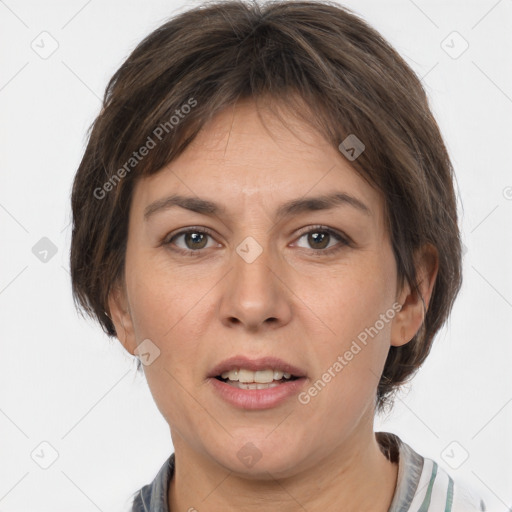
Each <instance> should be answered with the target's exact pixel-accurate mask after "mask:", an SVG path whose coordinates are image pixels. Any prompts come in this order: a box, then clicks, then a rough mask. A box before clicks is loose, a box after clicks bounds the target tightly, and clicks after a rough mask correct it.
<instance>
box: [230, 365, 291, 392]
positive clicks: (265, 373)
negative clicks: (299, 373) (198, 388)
mask: <svg viewBox="0 0 512 512" xmlns="http://www.w3.org/2000/svg"><path fill="white" fill-rule="evenodd" d="M291 376H292V375H291V373H287V372H282V371H281V370H273V369H271V368H269V369H266V370H258V371H256V372H253V371H251V370H246V369H245V368H240V369H237V370H231V371H229V372H223V373H222V374H221V377H222V378H223V379H228V380H230V381H239V382H241V383H244V384H247V383H256V384H270V383H271V382H272V381H274V380H281V379H282V378H283V377H284V378H285V379H289V378H290V377H291ZM245 389H263V388H245Z"/></svg>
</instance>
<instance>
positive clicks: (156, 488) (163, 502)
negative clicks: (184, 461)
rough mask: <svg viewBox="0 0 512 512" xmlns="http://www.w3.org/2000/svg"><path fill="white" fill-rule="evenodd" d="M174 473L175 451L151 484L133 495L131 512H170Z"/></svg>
mask: <svg viewBox="0 0 512 512" xmlns="http://www.w3.org/2000/svg"><path fill="white" fill-rule="evenodd" d="M173 474H174V453H173V454H171V456H170V457H169V458H168V459H167V460H166V461H165V462H164V464H163V465H162V467H161V468H160V470H159V471H158V473H157V474H156V476H155V478H154V479H153V481H152V482H151V483H150V484H147V485H145V486H144V487H142V488H141V489H139V490H138V491H137V492H136V493H135V494H134V496H133V504H132V509H131V512H168V510H169V504H168V500H167V496H168V490H169V482H170V481H171V478H172V475H173Z"/></svg>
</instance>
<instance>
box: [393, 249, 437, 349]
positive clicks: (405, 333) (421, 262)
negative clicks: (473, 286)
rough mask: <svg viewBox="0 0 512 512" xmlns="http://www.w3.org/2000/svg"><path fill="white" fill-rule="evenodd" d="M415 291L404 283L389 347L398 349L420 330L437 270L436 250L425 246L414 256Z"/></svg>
mask: <svg viewBox="0 0 512 512" xmlns="http://www.w3.org/2000/svg"><path fill="white" fill-rule="evenodd" d="M415 260H416V272H417V281H418V287H417V289H415V290H413V289H411V286H410V285H409V283H406V284H405V285H404V287H403V289H402V291H401V293H400V297H399V298H398V299H397V300H398V301H399V302H400V304H401V305H402V308H401V309H400V311H399V312H398V313H397V315H396V316H395V318H394V319H393V325H392V327H391V345H392V346H394V347H400V346H402V345H405V344H406V343H408V342H409V341H411V340H412V339H413V338H414V336H415V335H416V333H417V332H418V331H419V330H420V328H421V326H422V324H423V323H424V321H425V316H426V313H427V310H428V305H429V303H430V298H431V296H432V291H433V289H434V284H435V281H436V277H437V272H438V269H439V257H438V253H437V249H436V248H435V247H434V246H433V245H431V244H427V245H425V246H424V247H423V248H422V250H421V251H419V252H418V253H417V255H416V258H415Z"/></svg>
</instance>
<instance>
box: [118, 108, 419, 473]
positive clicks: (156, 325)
mask: <svg viewBox="0 0 512 512" xmlns="http://www.w3.org/2000/svg"><path fill="white" fill-rule="evenodd" d="M262 114H263V115H264V118H265V126H266V127H267V128H265V126H264V125H263V124H262V123H261V120H260V119H259V117H258V114H257V110H256V107H255V104H254V103H253V102H252V101H244V102H239V103H238V104H237V106H236V108H235V109H233V108H229V109H227V110H225V111H224V112H223V113H222V114H220V115H218V116H217V117H216V118H215V119H214V120H213V121H212V122H211V123H210V124H209V125H207V126H206V127H205V128H204V130H203V131H202V132H201V133H200V134H199V135H198V137H197V138H196V139H195V140H194V141H193V143H192V144H191V145H190V146H189V147H188V148H187V150H186V151H185V152H184V153H183V154H182V155H181V156H180V157H179V158H177V159H176V160H175V161H173V162H172V163H171V164H170V165H168V166H167V167H165V168H164V169H162V170H161V171H160V172H158V173H157V174H155V175H153V176H151V177H149V178H146V179H143V180H142V181H139V182H138V183H137V185H136V187H135V190H134V196H133V200H132V204H131V210H130V222H129V233H128V243H127V251H126V273H125V287H124V289H123V292H122V294H121V301H120V302H118V303H116V304H121V311H122V309H124V310H125V312H124V313H121V315H122V317H121V322H122V327H121V323H120V321H117V323H116V327H117V332H118V335H119V338H120V339H121V340H122V341H123V343H124V345H125V346H126V347H127V348H128V349H129V350H130V351H131V352H132V353H134V352H135V353H138V352H139V355H140V356H141V359H142V361H143V363H144V366H143V368H144V371H145V374H146V378H147V381H148V384H149V387H150V389H151V392H152V394H153V397H154V399H155V401H156V404H157V406H158V408H159V410H160V411H161V413H162V414H163V416H164V417H165V419H166V420H167V422H168V423H169V425H170V428H171V434H172V439H173V444H174V446H175V449H176V450H178V449H180V450H188V451H189V452H190V453H194V454H195V456H198V457H203V458H204V460H209V461H210V462H211V461H215V462H216V463H218V464H220V465H221V466H223V467H224V468H227V469H229V470H231V471H233V472H237V473H239V474H246V475H252V476H255V475H258V474H263V473H265V472H267V471H268V472H270V473H271V474H273V475H274V476H277V475H279V476H283V477H284V476H286V475H291V474H293V473H294V472H297V471H300V470H301V469H307V468H309V467H312V466H314V465H315V463H318V462H319V461H321V460H326V459H327V458H328V457H329V456H331V454H334V453H345V454H349V453H351V451H352V452H353V451H354V450H357V447H358V446H360V443H363V442H365V443H367V442H368V439H369V437H368V436H370V435H371V433H372V431H373V415H374V405H375V395H376V388H377V384H378V381H379V376H380V375H381V373H382V369H383V366H384V362H385V359H386V355H387V353H388V349H389V346H390V343H391V342H392V338H393V337H394V336H395V335H394V330H395V327H393V324H394V323H395V322H394V321H393V317H394V315H395V314H396V304H397V302H396V301H397V300H398V301H399V300H401V299H400V297H397V286H396V283H397V274H396V265H395V259H394V256H393V253H392V248H391V245H390V241H389V237H388V235H387V233H386V230H385V227H384V218H383V202H382V198H381V196H380V194H379V193H378V192H377V191H376V190H375V189H373V188H372V187H370V186H369V185H368V183H367V182H365V181H364V180H363V179H362V178H361V177H359V175H358V174H357V173H356V172H355V171H354V170H353V168H352V167H351V165H350V164H349V162H348V161H347V160H346V159H345V158H344V157H343V156H342V155H341V154H340V153H339V152H338V151H337V150H336V149H335V148H333V147H331V146H329V145H328V144H327V143H326V142H325V141H324V140H323V139H322V138H321V137H320V135H318V134H317V133H316V132H314V131H313V130H312V129H311V128H310V127H309V126H308V125H305V124H302V123H301V122H299V121H298V120H297V119H295V118H293V117H291V116H290V115H289V114H287V115H286V116H285V120H286V122H287V124H288V125H289V126H290V127H292V128H293V132H294V133H295V134H299V135H298V136H300V139H299V138H298V137H297V135H294V133H292V132H291V131H289V130H288V129H287V128H286V127H284V126H283V125H282V124H281V123H280V122H279V121H278V120H276V119H275V118H273V117H271V116H267V115H265V111H262ZM283 115H284V114H283ZM269 131H270V133H269ZM334 194H338V195H339V196H338V200H333V199H329V200H326V201H324V202H321V201H319V200H317V201H313V199H314V198H324V199H325V198H326V197H332V196H333V195H334ZM170 196H181V197H183V198H189V202H188V206H189V208H187V207H185V206H186V205H183V206H179V205H177V204H174V205H173V204H172V203H171V202H170V201H169V202H168V203H167V207H162V208H155V203H156V205H157V206H158V204H160V206H162V205H163V204H164V203H163V201H165V200H166V198H168V197H170ZM194 201H195V203H194ZM200 201H208V202H209V203H212V204H213V203H214V204H215V209H216V211H215V212H212V208H210V209H208V208H203V209H202V210H201V211H199V210H200V208H199V206H201V205H200ZM294 202H296V204H295V206H294V207H289V206H290V204H292V205H293V203H294ZM152 205H153V206H152ZM285 205H287V206H285ZM194 208H195V209H196V210H198V211H193V210H194ZM145 212H148V214H146V215H145ZM185 230H188V231H189V234H188V235H186V234H183V232H184V231H185ZM203 231H207V233H204V232H203ZM394 305H395V309H394ZM115 308H116V305H115V304H114V303H113V302H111V313H112V310H114V317H115V318H117V317H118V313H116V312H115V311H116V310H115ZM364 333H366V335H365V334H364ZM413 334H414V332H412V334H411V336H412V335H413ZM364 339H365V340H366V343H364V342H363V341H362V340H364ZM144 340H145V341H144ZM148 340H149V341H148ZM140 343H143V344H142V345H141V347H140V349H137V350H136V347H137V345H138V344H140ZM357 347H359V348H357ZM234 356H238V357H240V358H246V359H248V360H249V362H247V361H246V362H244V361H243V360H242V361H233V362H232V364H231V365H230V366H229V368H231V369H235V367H239V368H242V370H243V369H244V368H245V369H250V368H251V363H254V364H255V366H252V368H253V369H258V368H259V370H261V371H262V373H257V374H252V373H250V372H244V371H241V372H239V374H238V376H239V377H240V378H242V376H243V380H249V381H254V380H262V381H267V380H268V379H269V375H270V376H271V377H270V378H271V379H272V380H273V383H272V384H273V385H272V387H268V386H263V387H267V389H249V390H247V389H240V388H239V387H238V386H240V384H239V383H237V382H236V381H235V382H234V383H231V384H228V383H224V382H221V381H220V380H218V379H216V378H215V376H214V375H213V374H216V375H218V374H219V373H220V369H221V367H219V365H221V363H223V361H226V360H228V359H230V358H233V357H234ZM262 358H277V359H279V360H281V361H282V362H278V361H269V360H267V361H260V363H261V364H259V365H258V361H257V360H259V359H262ZM285 365H290V366H292V367H294V371H293V372H289V373H293V374H298V375H299V376H302V378H301V379H297V380H295V381H293V382H288V383H283V382H281V383H277V382H276V380H279V379H281V375H280V374H279V373H277V374H276V375H274V374H273V373H272V372H270V373H269V372H268V371H264V370H265V369H267V370H277V371H279V370H283V369H286V367H285ZM221 366H222V365H221ZM215 368H217V370H215ZM234 376H235V374H234V373H232V374H231V377H232V378H234ZM274 377H278V378H279V379H275V380H274ZM315 383H316V385H315ZM245 387H248V385H247V384H246V385H245Z"/></svg>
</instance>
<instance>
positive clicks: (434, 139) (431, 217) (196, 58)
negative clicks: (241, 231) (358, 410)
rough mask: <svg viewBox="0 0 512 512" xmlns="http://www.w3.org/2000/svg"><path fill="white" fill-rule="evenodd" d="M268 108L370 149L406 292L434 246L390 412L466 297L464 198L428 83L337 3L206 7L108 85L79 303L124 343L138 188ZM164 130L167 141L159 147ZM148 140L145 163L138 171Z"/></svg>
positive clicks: (79, 238)
mask: <svg viewBox="0 0 512 512" xmlns="http://www.w3.org/2000/svg"><path fill="white" fill-rule="evenodd" d="M263 97H267V98H272V99H273V100H276V102H277V103H279V104H283V105H287V106H288V107H290V108H292V109H293V110H294V111H295V112H296V113H297V115H299V116H301V117H302V119H304V121H306V122H308V123H312V124H313V125H314V127H315V128H316V129H318V130H319V131H320V133H322V135H323V136H324V137H325V138H326V140H328V141H329V142H330V143H332V144H333V145H334V146H335V147H339V145H340V143H341V142H342V141H344V140H345V138H346V137H347V136H348V135H350V134H355V135H356V136H357V138H358V139H360V140H361V141H362V142H363V143H364V144H365V149H364V151H363V153H362V154H361V155H360V156H359V157H358V158H357V159H355V160H353V161H352V162H351V163H352V165H353V167H354V168H355V170H356V171H357V172H358V173H359V174H360V175H361V176H363V177H364V178H365V179H366V180H367V181H368V182H369V183H370V184H372V186H374V187H376V188H377V189H379V190H380V191H381V192H382V194H383V196H384V199H385V215H386V221H387V227H388V230H389V234H390V239H391V242H392V247H393V252H394V255H395V259H396V263H397V271H398V276H399V286H400V287H401V286H402V285H403V283H404V280H407V282H408V283H409V284H410V285H411V286H412V287H413V289H416V290H417V289H418V288H417V284H418V283H417V273H416V268H415V265H414V258H413V257H414V253H415V250H416V249H418V248H420V247H421V246H423V245H424V244H426V243H429V244H432V245H433V246H434V247H435V248H436V249H437V251H438V256H439V268H438V274H437V278H436V282H435V285H434V289H433V292H432V296H431V301H430V304H429V308H428V311H426V315H425V320H424V323H423V325H422V328H421V329H420V330H419V331H418V333H417V334H416V335H415V337H414V338H413V339H412V340H411V341H410V342H409V343H407V344H405V345H403V346H400V347H394V346H393V347H391V348H390V351H389V354H388V357H387V360H386V363H385V367H384V371H383V375H382V376H381V379H380V382H379V385H378V393H377V405H378V407H379V408H382V406H383V404H385V403H386V402H389V403H391V402H390V400H389V398H390V397H391V395H392V393H393V391H394V390H396V389H397V387H398V386H399V385H400V384H402V383H404V382H405V381H406V380H407V379H409V378H410V377H411V376H412V375H413V374H414V373H415V371H416V370H417V369H418V368H419V366H420V365H421V364H422V363H423V361H424V360H425V358H426V357H427V355H428V353H429V351H430V347H431V345H432V341H433V338H434V336H435V334H436V333H437V331H438V330H439V329H440V328H441V326H442V325H443V323H444V322H445V321H446V319H447V318H448V315H449V313H450V311H451V308H452V305H453V302H454V300H455V297H456V296H457V294H458V292H459V289H460V287H461V284H462V273H461V267H462V262H461V258H462V256H461V241H460V235H459V229H458V225H457V201H456V196H455V193H454V188H453V178H454V176H453V169H452V165H451V163H450V160H449V156H448V154H447V150H446V148H445V145H444V143H443V140H442V137H441V134H440V130H439V127H438V125H437V123H436V121H435V119H434V118H433V116H432V113H431V111H430V109H429V106H428V100H427V97H426V94H425V91H424V89H423V87H422V85H421V82H420V80H419V79H418V77H417V76H416V75H415V74H414V72H413V71H412V70H411V69H410V68H409V66H408V65H407V64H406V62H405V61H404V60H403V59H402V58H401V57H400V56H399V54H398V53H397V52H396V51H395V50H394V49H393V48H392V47H391V46H390V45H389V44H388V43H387V42H386V41H385V40H384V39H383V38H382V37H381V36H380V35H379V34H378V33H377V32H376V31H375V30H374V29H373V28H371V27H370V26H368V25H367V24H366V22H364V21H363V20H362V19H360V18H359V17H358V16H356V15H355V14H354V13H352V12H351V11H349V10H348V9H346V8H343V7H340V6H339V5H338V4H336V3H334V2H316V1H273V2H268V3H266V4H263V5H261V6H260V5H258V4H257V3H256V2H244V1H242V0H233V1H221V2H214V3H209V2H207V3H203V5H201V6H199V7H196V8H193V9H191V10H188V11H186V12H183V13H181V14H179V15H178V16H176V17H174V18H172V19H171V20H169V21H168V22H166V23H165V24H164V25H162V26H161V27H159V28H158V29H157V30H155V31H154V32H152V33H151V34H150V35H149V36H147V37H146V38H145V39H144V40H143V41H142V42H141V43H140V44H139V45H138V46H137V47H136V48H135V50H134V51H133V52H132V53H131V55H130V56H129V57H128V58H127V59H126V61H125V62H124V63H123V64H122V66H121V67H120V68H119V69H118V71H117V72H116V73H115V74H114V76H113V77H112V78H111V80H110V82H109V83H108V86H107V88H106V90H105V95H104V100H103V108H102V110H101V112H100V114H99V115H98V117H97V118H96V120H95V121H94V123H93V124H92V126H91V127H90V131H89V133H88V136H89V140H88V145H87V148H86V150H85V153H84V156H83V159H82V161H81V163H80V166H79V168H78V171H77V173H76V176H75V180H74V184H73V191H72V199H71V201H72V213H73V234H72V242H71V255H70V259H71V278H72V288H73V298H74V301H75V304H76V306H77V307H78V308H79V307H80V306H81V307H82V308H83V309H84V310H85V311H86V312H87V313H88V314H89V315H91V316H92V317H94V318H96V319H97V320H98V321H99V323H100V324H101V326H102V328H103V330H104V331H105V332H106V333H107V334H108V335H109V336H115V335H116V332H115V328H114V325H113V323H112V321H111V319H110V318H109V315H108V311H109V310H108V295H109V292H110V290H111V289H112V286H113V284H114V283H116V282H117V281H118V280H119V279H122V278H123V274H124V261H125V251H126V241H127V228H128V213H129V209H130V201H131V195H132V191H133V188H134V184H135V183H136V181H137V180H138V179H139V178H140V177H142V176H148V175H151V174H153V173H156V172H158V171H159V170H161V169H162V167H164V166H165V165H166V164H167V163H169V162H170V161H172V160H173V159H174V158H176V157H177V156H178V155H179V154H180V153H181V152H182V151H183V150H184V149H185V148H186V147H187V146H188V144H189V143H190V142H191V141H192V140H193V139H194V137H195V136H196V135H197V133H198V131H199V130H200V129H201V127H203V126H204V124H205V123H206V122H207V121H208V120H210V119H212V118H213V117H214V116H215V114H217V113H219V112H220V111H221V110H223V109H225V108H226V107H228V106H232V105H234V104H235V103H236V101H237V100H238V99H245V98H255V99H258V98H260V99H261V98H263ZM184 105H189V106H190V108H188V110H186V109H185V108H184V107H183V106H184ZM192 105H193V108H192ZM185 110H186V112H187V113H186V115H181V113H185ZM173 116H174V118H176V119H178V118H179V120H178V122H174V121H172V118H173ZM157 127H161V128H160V130H161V132H162V135H163V133H164V131H165V137H164V136H162V138H161V141H160V140H158V143H156V142H157V141H156V140H154V139H155V138H157V137H156V135H155V130H156V128H157ZM157 133H160V132H157ZM150 139H151V140H152V141H153V142H154V143H155V145H154V146H153V147H152V148H151V150H150V151H146V152H145V154H146V156H144V158H141V159H140V160H139V159H137V160H136V161H132V160H130V159H131V158H133V154H134V153H133V152H134V151H136V150H138V149H139V148H142V147H143V146H145V145H146V146H149V144H150ZM132 164H133V165H132ZM123 169H124V171H123Z"/></svg>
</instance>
